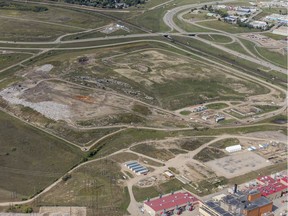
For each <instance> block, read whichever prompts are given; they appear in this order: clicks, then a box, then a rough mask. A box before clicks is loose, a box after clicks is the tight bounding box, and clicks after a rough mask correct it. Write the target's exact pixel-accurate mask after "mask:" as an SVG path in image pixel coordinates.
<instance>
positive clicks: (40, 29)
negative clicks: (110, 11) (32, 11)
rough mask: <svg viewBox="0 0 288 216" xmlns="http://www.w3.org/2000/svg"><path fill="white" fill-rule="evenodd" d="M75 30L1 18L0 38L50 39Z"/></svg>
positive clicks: (16, 39)
mask: <svg viewBox="0 0 288 216" xmlns="http://www.w3.org/2000/svg"><path fill="white" fill-rule="evenodd" d="M76 31H79V29H78V30H77V29H74V28H70V27H64V26H57V25H52V24H43V23H38V22H31V21H26V20H21V19H19V20H18V19H11V18H1V24H0V35H1V37H0V39H1V40H7V41H51V40H54V39H56V38H57V37H59V36H60V35H63V34H65V33H72V32H76Z"/></svg>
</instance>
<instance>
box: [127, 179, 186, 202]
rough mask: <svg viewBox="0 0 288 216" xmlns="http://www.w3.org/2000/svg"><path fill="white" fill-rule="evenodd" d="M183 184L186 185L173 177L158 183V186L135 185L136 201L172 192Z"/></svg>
mask: <svg viewBox="0 0 288 216" xmlns="http://www.w3.org/2000/svg"><path fill="white" fill-rule="evenodd" d="M183 186H184V185H183V184H182V183H181V182H180V181H179V180H177V179H172V180H170V181H167V182H165V183H162V184H160V185H158V186H157V187H156V186H152V187H145V188H140V187H138V186H133V188H132V189H133V194H134V197H135V199H136V201H138V202H141V201H145V200H147V199H148V198H154V197H157V196H159V195H160V194H167V193H171V192H172V191H177V190H181V189H182V188H183Z"/></svg>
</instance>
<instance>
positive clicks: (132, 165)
mask: <svg viewBox="0 0 288 216" xmlns="http://www.w3.org/2000/svg"><path fill="white" fill-rule="evenodd" d="M125 166H126V167H127V168H128V169H130V170H131V171H133V172H134V173H135V174H137V175H141V174H142V175H146V174H147V173H148V172H149V170H148V169H147V168H146V167H145V166H142V165H140V164H139V163H138V162H137V161H130V162H127V163H126V164H125Z"/></svg>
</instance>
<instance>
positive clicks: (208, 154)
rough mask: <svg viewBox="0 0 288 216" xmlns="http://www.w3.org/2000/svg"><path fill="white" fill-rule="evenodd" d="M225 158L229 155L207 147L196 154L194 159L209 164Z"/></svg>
mask: <svg viewBox="0 0 288 216" xmlns="http://www.w3.org/2000/svg"><path fill="white" fill-rule="evenodd" d="M225 156H227V154H226V153H225V152H223V151H222V150H220V149H218V148H211V147H206V148H204V149H202V150H201V151H200V152H199V153H198V154H196V155H195V156H194V157H193V158H194V159H195V160H199V161H201V162H208V161H211V160H215V159H218V158H222V157H225Z"/></svg>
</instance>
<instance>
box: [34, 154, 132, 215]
mask: <svg viewBox="0 0 288 216" xmlns="http://www.w3.org/2000/svg"><path fill="white" fill-rule="evenodd" d="M122 176H123V173H121V172H120V166H119V165H117V164H116V163H115V162H113V161H111V160H109V159H106V160H104V159H103V160H100V161H96V162H92V163H89V164H87V165H84V166H82V167H81V168H78V169H77V170H75V171H74V172H73V173H72V174H71V178H69V179H68V180H67V181H62V182H61V183H60V184H58V185H57V186H56V187H54V188H53V189H52V190H51V191H50V192H49V193H47V194H44V195H42V196H41V197H39V198H38V199H37V201H36V202H34V203H33V204H34V205H35V206H42V205H48V206H50V205H55V204H57V205H60V206H86V207H87V211H88V215H99V214H102V215H103V214H105V215H109V216H110V215H117V216H120V215H123V214H125V213H126V209H127V207H128V205H129V202H130V198H129V193H128V190H127V188H126V187H125V186H124V182H123V180H121V179H122Z"/></svg>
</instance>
